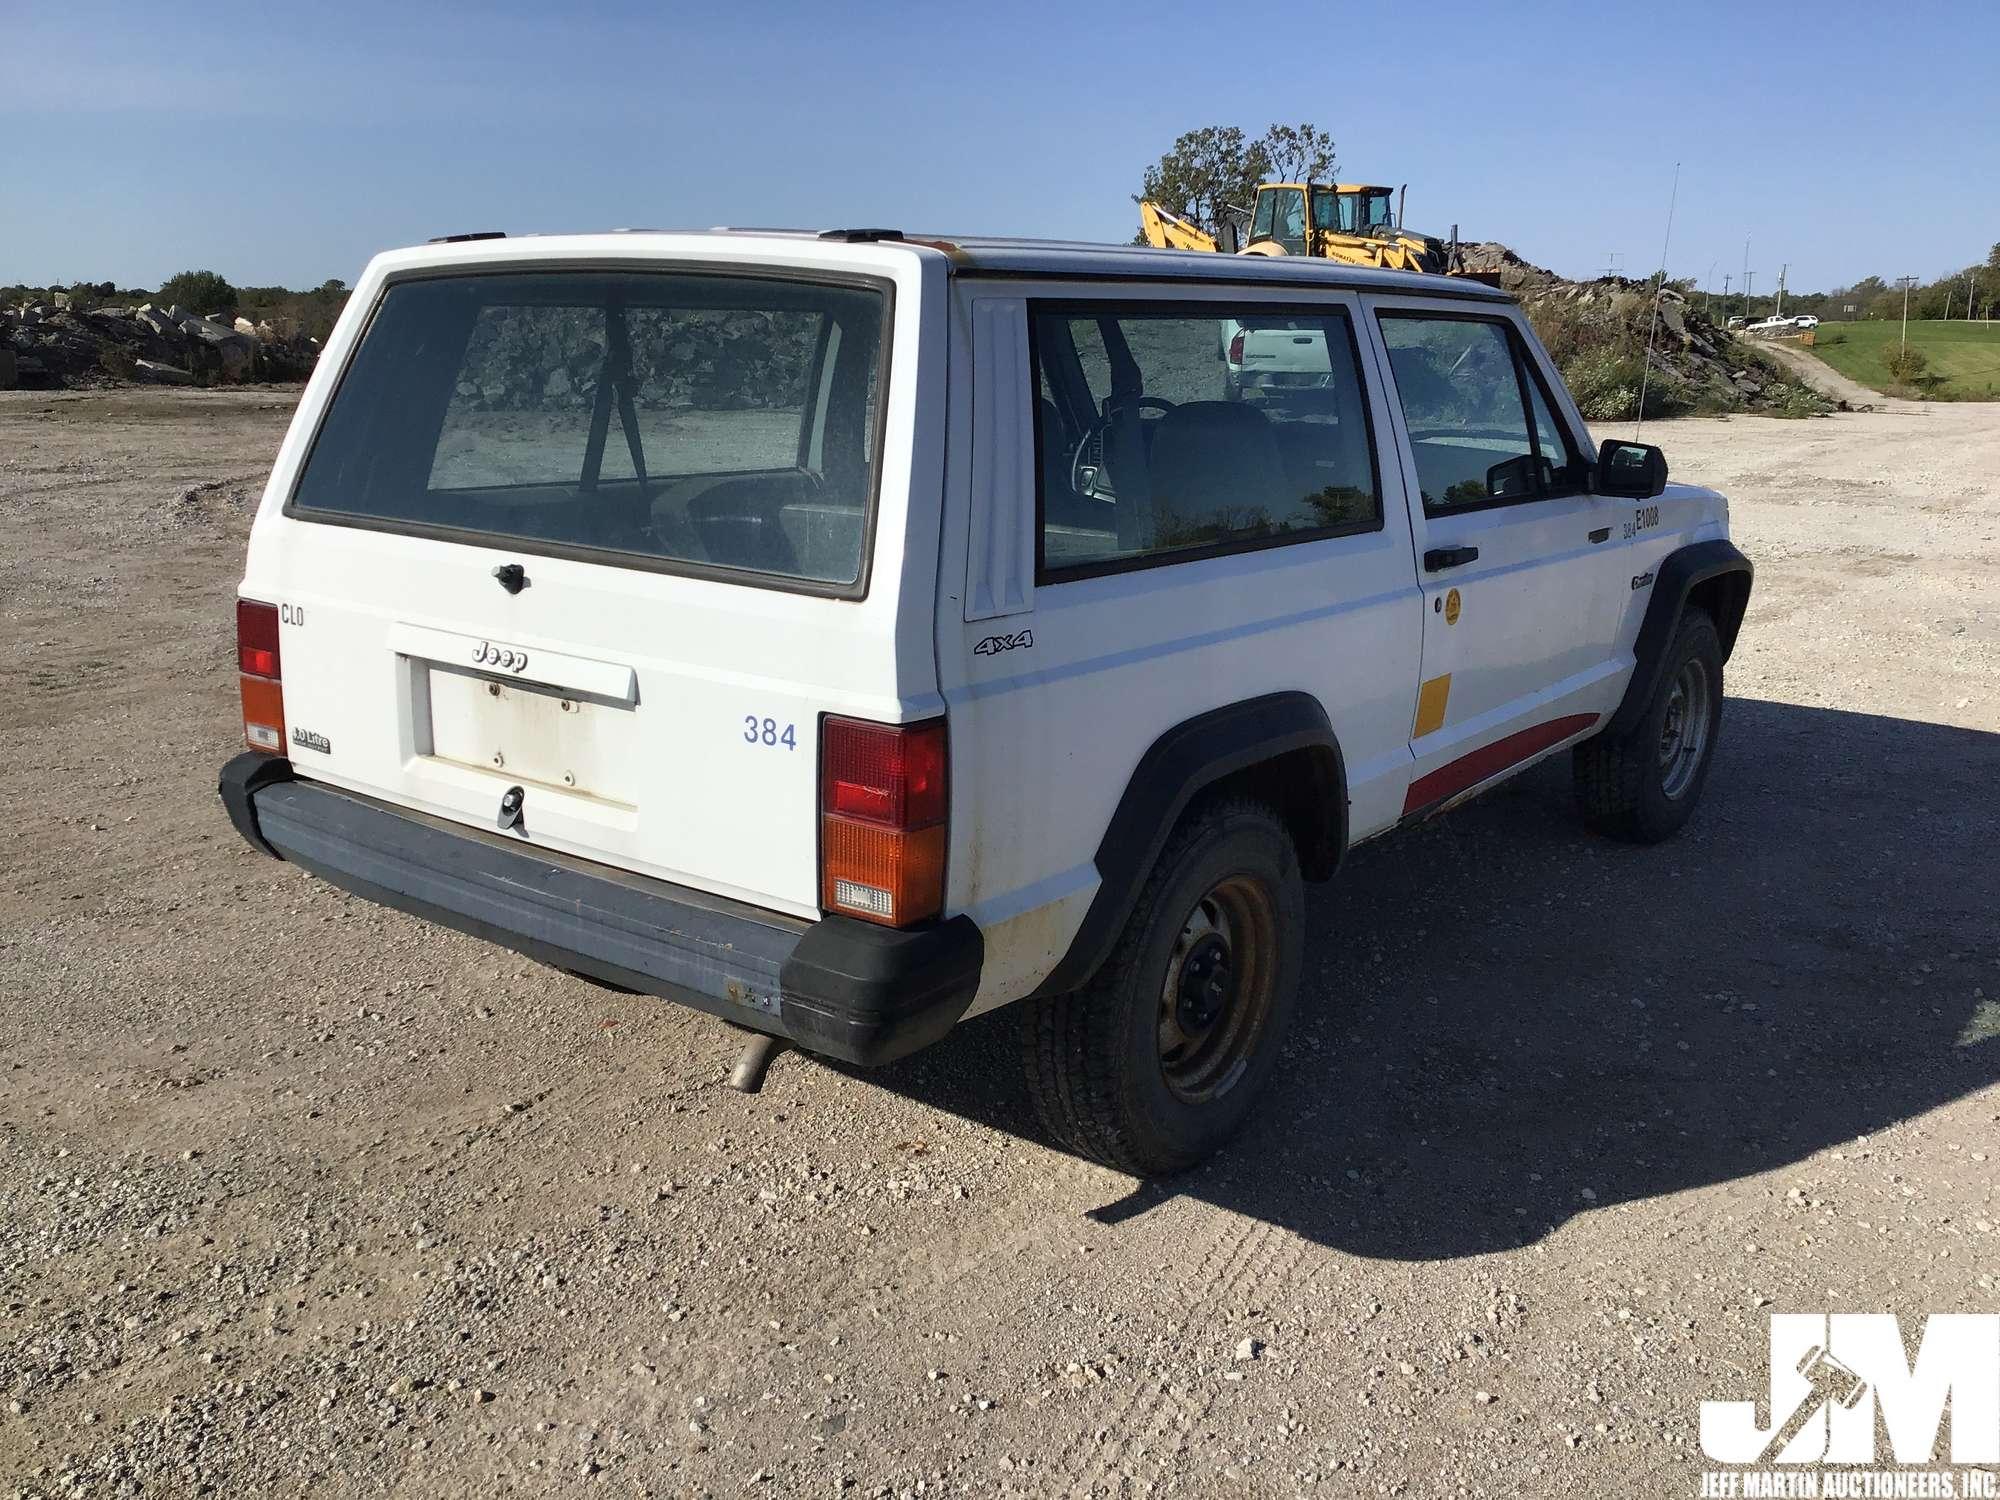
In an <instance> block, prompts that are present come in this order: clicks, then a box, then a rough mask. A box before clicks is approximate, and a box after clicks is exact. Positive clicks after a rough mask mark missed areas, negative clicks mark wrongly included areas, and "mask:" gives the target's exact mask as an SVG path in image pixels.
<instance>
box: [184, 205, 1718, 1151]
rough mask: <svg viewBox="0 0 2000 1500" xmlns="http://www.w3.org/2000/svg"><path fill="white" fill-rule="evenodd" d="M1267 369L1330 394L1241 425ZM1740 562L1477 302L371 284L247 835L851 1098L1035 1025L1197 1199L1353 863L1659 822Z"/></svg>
mask: <svg viewBox="0 0 2000 1500" xmlns="http://www.w3.org/2000/svg"><path fill="white" fill-rule="evenodd" d="M1246 328H1247V329H1252V330H1255V331H1256V332H1257V334H1258V335H1259V337H1262V338H1270V339H1276V338H1282V339H1283V340H1284V345H1283V347H1284V349H1285V351H1286V360H1287V362H1288V363H1289V364H1296V362H1297V360H1298V359H1300V358H1302V357H1304V355H1305V354H1306V353H1308V352H1310V353H1311V354H1312V356H1313V358H1314V359H1316V360H1317V361H1318V362H1320V367H1319V368H1317V369H1315V370H1313V371H1308V372H1300V371H1296V370H1294V371H1292V372H1291V373H1292V374H1293V375H1294V376H1298V377H1300V378H1294V379H1290V380H1286V381H1284V382H1271V383H1268V384H1264V385H1262V386H1260V389H1259V391H1258V400H1257V401H1255V402H1254V403H1252V402H1242V401H1233V400H1231V399H1229V397H1230V394H1231V384H1232V380H1233V378H1234V377H1235V376H1236V375H1240V373H1241V372H1240V370H1237V371H1232V364H1233V363H1235V362H1232V361H1231V360H1230V359H1229V358H1228V352H1229V349H1228V346H1229V343H1230V341H1231V339H1233V338H1234V337H1235V333H1236V332H1237V331H1241V330H1244V329H1246ZM1750 577H1751V570H1750V564H1749V563H1748V562H1747V561H1745V559H1744V558H1743V556H1742V554H1740V553H1739V552H1738V551H1737V550H1736V549H1735V548H1734V547H1733V546H1731V545H1730V542H1729V539H1728V520H1727V508H1726V505H1725V503H1724V501H1723V500H1722V498H1721V497H1720V496H1718V495H1716V494H1714V493H1712V492H1710V491H1708V490H1703V489H1695V488H1691V487H1688V486H1684V485H1668V484H1667V483H1666V467H1665V462H1664V460H1663V459H1662V457H1661V455H1660V453H1659V451H1658V450H1657V449H1653V448H1646V447H1642V446H1639V445H1636V444H1630V443H1619V442H1608V443H1606V444H1604V446H1603V447H1602V448H1601V449H1598V448H1594V447H1593V446H1592V444H1591V441H1590V438H1589V435H1588V433H1587V432H1586V430H1585V427H1584V424H1583V421H1582V420H1581V418H1580V417H1579V416H1578V414H1577V410H1576V407H1575V404H1574V403H1573V402H1572V401H1571V400H1570V398H1569V396H1568V394H1567V393H1566V392H1565V391H1564V389H1563V385H1562V382H1561V380H1560V379H1559V378H1558V377H1557V375H1556V372H1555V370H1554V369H1553V368H1552V367H1551V365H1550V363H1549V360H1548V357H1547V356H1546V354H1545V353H1544V352H1543V351H1542V350H1541V348H1540V347H1539V346H1538V345H1537V343H1536V341H1535V337H1534V334H1533V333H1532V332H1531V331H1530V329H1529V326H1528V324H1527V322H1526V320H1525V319H1524V318H1523V317H1522V315H1521V313H1520V311H1519V309H1518V308H1517V307H1516V306H1515V305H1514V304H1513V303H1512V302H1511V301H1510V300H1508V299H1507V298H1506V297H1504V296H1502V295H1500V294H1499V293H1497V292H1494V291H1492V290H1490V289H1488V288H1486V287H1484V286H1481V285H1478V284H1476V283H1472V282H1464V281H1456V280H1446V279H1444V278H1441V277H1428V276H1415V275H1406V274H1398V273H1384V272H1370V271H1366V270H1360V269H1356V268H1353V267H1348V266H1341V265H1333V264H1328V263H1324V262H1318V261H1311V260H1307V259H1304V258H1300V257H1292V258H1283V259H1275V258H1274V259H1264V258H1253V257H1236V256H1220V255H1181V254H1173V253H1165V252H1159V251H1151V250H1132V249H1114V248H1108V247H1107V248H1102V249H1097V248H1084V247H1076V246H1069V247H1053V246H1044V245H1036V244H1029V243H1021V242H978V241H960V242H956V243H952V242H946V241H940V240H917V239H905V238H903V237H902V236H900V235H898V234H896V233H895V232H893V231H851V232H836V233H832V234H826V235H818V236H814V235H809V234H796V235H794V234H783V233H761V232H760V233H731V232H719V233H714V234H694V235H686V234H652V233H628V234H609V235H582V236H575V237H561V238H530V239H519V238H516V239H508V238H503V237H490V236H489V237H478V238H473V239H468V240H462V241H455V242H441V243H435V244H432V245H430V246H426V247H422V248H417V249H409V250H400V251H396V252H393V253H390V254H386V255H383V256H381V257H379V258H378V259H376V260H375V261H374V262H373V263H372V264H371V265H370V266H369V268H368V271H367V273H366V275H365V276H364V277H363V278H362V280H361V283H360V285H359V287H358V288H357V289H356V292H355V295H354V297H353V299H352V301H351V302H350V304H349V306H348V309H347V311H346V313H345V314H344V315H343V316H342V319H341V321H340V325H339V327H338V328H337V330H336V331H335V333H334V335H333V337H332V339H331V341H330V342H329V344H328V346H327V349H326V354H325V357H324V358H323V359H322V361H321V363H320V367H319V371H318V373H317V374H316V375H315V376H314V377H313V380H312V383H311V385H310V386H309V387H308V389H307V391H306V393H305V396H304V399H303V400H302V401H301V403H300V405H299V408H298V412H297V415H296V417H295V418H294V420H293V422H292V426H291V431H290V433H289V434H288V436H287V437H286V439H285V443H284V446H283V449H282V450H281V452H280V454H279V457H278V461H277V465H276V468H275V469H274V471H273V473H272V477H271V482H270V486H269V489H268V490H267V492H266V494H265V496H264V501H263V504H262V507H261V508H260V510H259V512H258V515H257V519H256V523H255V525H254V527H253V528H252V531H251V536H250V548H249V559H248V564H247V567H246V570H245V575H244V579H243V584H242V588H241V591H240V592H241V598H240V601H239V603H238V606H237V629H238V637H239V663H238V665H239V669H240V674H241V684H242V703H243V719H244V733H245V736H246V738H247V741H248V745H249V749H248V751H247V752H246V753H244V754H242V755H239V756H238V757H237V758H236V759H234V760H232V761H230V762H229V764H228V765H227V766H226V767H224V769H223V771H222V778H221V792H222V797H223V800H224V802H225V803H226V805H227V807H228V811H229V814H230V816H231V818H232V819H233V820H234V822H235V825H236V827H237V828H238V829H239V830H240V831H241V833H242V834H243V836H244V837H245V838H247V839H248V840H249V841H250V842H251V843H252V844H253V845H255V846H256V847H257V848H258V849H260V850H262V851H264V852H265V853H267V854H273V855H276V856H278V857H280V858H283V859H287V860H291V861H294V862H296V863H297V864H299V865H301V866H303V867H304V868H305V869H307V870H310V871H312V872H314V873H316V874H318V875H320V876H322V877H323V878H325V879H327V880H329V881H331V882H333V883H335V884H337V885H340V886H343V887H345V888H347V889H348V890H350V891H354V892H357V893H360V894H361V895H364V896H366V897H369V898H370V899H372V900H376V901H380V902H383V903H386V904H388V905H391V906H395V907H399V908H401V909H403V910H405V911H410V912H415V913H418V914H420V915H422V916H425V917H427V918H429V919H431V920H433V921H436V922H439V923H442V924H444V925H447V926H450V927H455V928H458V929H460V930H462V931H465V932H470V933H475V934H478V935H480V936H483V937H486V938H489V939H491V940H493V941H494V942H496V943H500V944H503V945H505V946H507V947H509V948H512V949H516V950H518V951H520V952H522V953H526V954H530V955H532V956H534V957H536V958H539V959H543V960H546V961H547V962H549V963H552V964H555V965H559V966H560V967H562V968H564V969H567V970H569V971H571V972H574V973H577V974H579V975H581V976H584V977H587V978H590V979H593V980H596V981H598V982H600V983H605V984H609V985H613V986H619V987H623V988H626V989H629V990H634V991H640V992H645V993H650V994H655V995H660V996H664V997H666V998H669V999H673V1000H678V1001H681V1002H683V1003H685V1004H688V1005H693V1006H696V1007H699V1008H700V1009H703V1010H706V1011H710V1012H712V1013H714V1014H715V1015H718V1016H720V1017H723V1018H724V1019H726V1020H728V1021H730V1022H733V1023H735V1024H736V1025H738V1026H742V1027H746V1028H750V1029H751V1030H753V1031H756V1032H760V1033H764V1034H766V1035H768V1036H772V1037H777V1038H782V1039H787V1040H789V1041H791V1042H793V1043H796V1044H797V1045H798V1046H800V1047H803V1048H807V1049H809V1050H811V1051H814V1052H819V1053H823V1054H826V1055H828V1056H831V1057H835V1058H840V1059H845V1060H847V1061H849V1062H855V1063H864V1064H865V1063H876V1062H881V1061H884V1060H886V1059H890V1058H895V1057H900V1056H902V1055H904V1054H906V1053H909V1052H911V1051H913V1050H915V1049H917V1048H919V1047H923V1046H926V1045H928V1044H929V1043H931V1042H934V1041H936V1040H937V1039H938V1038H939V1037H940V1036H942V1035H943V1034H944V1033H945V1032H946V1031H948V1030H949V1029H950V1028H951V1027H952V1026H953V1025H955V1024H956V1023H957V1022H959V1021H961V1020H963V1019H965V1018H966V1017H969V1016H974V1015H978V1014H980V1013H982V1012H984V1011H988V1010H992V1009H994V1008H996V1007H998V1006H1003V1005H1007V1004H1009V1003H1011V1002H1017V1001H1018V1002H1021V1007H1020V1008H1021V1011H1022V1012H1023V1013H1024V1025H1023V1029H1022V1038H1023V1052H1024V1054H1025V1059H1026V1065H1027V1073H1028V1081H1029V1084H1030V1087H1031V1089H1032V1092H1033V1093H1034V1095H1035V1098H1036V1099H1037V1101H1038V1103H1039V1106H1040V1109H1041V1111H1042V1114H1043V1116H1044V1118H1045V1120H1046V1122H1047V1125H1048V1128H1049V1130H1050V1131H1051V1133H1052V1134H1053V1135H1055V1136H1056V1137H1057V1138H1058V1139H1059V1140H1060V1141H1061V1142H1062V1143H1064V1144H1065V1145H1067V1146H1068V1147H1070V1148H1072V1149H1074V1150H1076V1151H1078V1152H1081V1153H1084V1154H1087V1155H1089V1156H1092V1157H1095V1158H1097V1159H1099V1160H1101V1161H1104V1162H1107V1163H1110V1164H1112V1165H1114V1166H1117V1167H1121V1168H1125V1169H1128V1170H1131V1171H1135V1172H1141V1173H1151V1172H1164V1171H1171V1170H1174V1169H1176V1168H1180V1167H1183V1166H1186V1165H1188V1164H1189V1163H1191V1162H1193V1161H1195V1160H1196V1159H1198V1158H1200V1157H1201V1156H1202V1155H1204V1154H1205V1153H1207V1152H1208V1151H1210V1150H1212V1149H1213V1148H1214V1147H1215V1146H1216V1145H1218V1144H1219V1143H1220V1142H1221V1141H1222V1140H1224V1139H1225V1138H1226V1137H1227V1136H1228V1135H1229V1134H1230V1133H1231V1132H1232V1131H1234V1130H1235V1129H1236V1128H1237V1127H1238V1126H1239V1125H1240V1124H1241V1123H1242V1121H1243V1119H1244V1117H1245V1115H1246V1113H1247V1112H1248V1111H1249V1109H1250V1108H1251V1105H1252V1103H1253V1101H1254V1100H1255V1098H1256V1096H1257V1094H1258V1093H1259V1092H1260V1090H1262V1089H1263V1087H1264V1085H1265V1083H1266V1082H1267V1080H1268V1079H1269V1077H1270V1075H1271V1072H1272V1070H1273V1068H1274V1067H1275V1066H1276V1065H1277V1062H1278V1058H1279V1054H1280V1051H1281V1047H1282V1043H1283V1040H1284V1036H1285V1030H1286V1026H1287V1023H1288V1022H1289V1020H1290V1018H1291V1012H1292V1010H1293V1008H1294V1002H1295V997H1296V994H1297V991H1298V987H1299V974H1300V969H1301V954H1302V950H1303V947H1304V944H1305V940H1306V932H1305V920H1304V911H1305V907H1304V900H1303V894H1302V886H1301V882H1302V881H1304V880H1315V881H1319V880H1326V879H1329V878H1330V877H1332V876H1333V875H1334V874H1335V872H1336V871H1337V870H1338V869H1339V867H1340V863H1341V859H1342V857H1343V856H1344V855H1345V854H1346V852H1347V851H1348V849H1350V848H1351V847H1353V846H1354V845H1355V844H1356V843H1358V842H1360V841H1361V840H1363V839H1368V838H1373V837H1375V836H1376V835H1378V834H1382V833H1387V832H1388V831H1390V830H1391V829H1394V828H1396V827H1398V826H1400V825H1402V824H1404V823H1408V822H1410V821H1411V820H1413V819H1418V818H1423V817H1426V816H1428V815H1430V814H1433V813H1436V812H1438V811H1439V810H1441V809H1443V808H1445V807H1448V806H1450V805H1452V804H1453V803H1455V802H1458V801H1460V800H1462V799H1464V798H1465V797H1467V796H1469V795H1470V794H1472V793H1474V792H1477V791H1479V790H1480V789H1481V788H1483V787H1486V786H1489V785H1491V784H1493V783H1495V782H1497V781H1499V780H1501V779H1502V778H1504V777H1507V776H1510V775H1513V774H1514V773H1516V772H1518V771H1520V770H1522V769H1523V768H1524V767H1526V766H1528V765H1530V764H1532V763H1533V762H1535V761H1538V760H1540V759H1542V758H1543V757H1545V756H1548V755H1550V754H1553V753H1554V752H1556V751H1559V750H1563V749H1570V750H1571V753H1572V757H1573V760H1574V764H1575V780H1576V788H1577V794H1578V799H1579V801H1580V802H1581V804H1582V809H1583V814H1584V818H1585V820H1586V821H1587V822H1588V823H1590V824H1591V825H1592V826H1593V827H1594V828H1596V829H1598V830H1599V831H1601V832H1604V833H1608V834H1612V835H1616V836H1619V837H1624V838H1630V839H1638V840H1651V839H1658V838H1661V837H1663V836H1665V835H1667V834H1669V833H1671V832H1673V831H1674V830H1675V829H1676V828H1678V827H1679V826H1680V825H1681V823H1682V822H1683V821H1684V820H1685V819H1686V818H1687V816H1688V814H1689V813H1690V811H1691V810H1692V809H1693V807H1694V805H1695V802H1696V800H1697V799H1698V798H1699V797H1700V795H1701V790H1702V784H1703V780H1704V778H1705V777H1706V776H1707V774H1708V769H1709V764H1710V760H1711V757H1712V755H1713V752H1714V748H1715V743H1716V735H1717V729H1718V725H1719V723H1720V717H1721V712H1722V668H1723V663H1724V661H1725V660H1727V658H1728V656H1729V652H1730V648H1731V646H1732V644H1733V643H1734V641H1735V637H1736V633H1737V627H1738V625H1739V623H1740V622H1741V620H1742V618H1743V611H1744V606H1745V604H1746V602H1747V600H1748V597H1749V592H1750ZM752 1055H754V1053H753V1054H752ZM747 1061H748V1058H746V1062H747Z"/></svg>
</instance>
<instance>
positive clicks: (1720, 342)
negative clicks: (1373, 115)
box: [1461, 242, 1803, 417]
mask: <svg viewBox="0 0 2000 1500" xmlns="http://www.w3.org/2000/svg"><path fill="white" fill-rule="evenodd" d="M1461 251H1462V253H1463V255H1464V258H1465V259H1464V264H1465V266H1466V267H1467V269H1469V270H1475V271H1497V272H1498V273H1499V276H1500V287H1501V290H1502V291H1505V292H1508V293H1510V294H1511V295H1512V296H1513V297H1514V298H1515V300H1517V301H1518V302H1519V303H1520V304H1521V306H1522V308H1523V309H1525V310H1526V312H1527V314H1528V317H1529V320H1530V321H1531V322H1533V323H1534V325H1535V329H1536V332H1538V333H1539V334H1540V335H1541V337H1542V342H1543V343H1544V344H1546V345H1547V346H1548V349H1549V352H1550V353H1551V354H1552V355H1554V356H1555V359H1556V362H1557V364H1558V365H1560V366H1561V367H1562V369H1563V373H1564V376H1565V378H1566V379H1567V380H1568V382H1569V384H1570V388H1571V390H1572V392H1573V393H1575V394H1576V395H1577V399H1578V400H1579V402H1583V403H1584V404H1586V405H1588V402H1586V401H1585V396H1584V394H1583V391H1582V390H1581V389H1579V387H1580V386H1584V385H1588V384H1590V383H1591V381H1590V366H1591V364H1592V362H1593V361H1595V362H1597V363H1598V364H1599V365H1601V364H1602V363H1603V362H1605V361H1611V360H1619V359H1623V360H1627V361H1630V360H1635V359H1639V360H1643V359H1644V358H1645V351H1646V350H1647V348H1648V346H1649V344H1650V346H1651V350H1652V354H1651V361H1650V363H1651V370H1652V374H1651V380H1652V383H1653V384H1654V385H1655V386H1656V387H1658V388H1659V391H1665V392H1670V393H1671V395H1672V399H1673V401H1674V403H1675V406H1676V407H1677V408H1678V409H1681V410H1695V411H1762V410H1766V409H1776V408H1780V407H1789V406H1794V405H1796V404H1797V403H1798V400H1799V397H1800V396H1801V394H1803V390H1802V387H1800V386H1799V385H1798V384H1797V383H1796V382H1795V381H1793V380H1792V379H1791V378H1790V377H1789V376H1788V375H1787V374H1786V373H1785V372H1784V371H1782V370H1780V369H1777V368H1776V367H1774V366H1773V365H1771V364H1769V363H1767V362H1766V361H1765V360H1764V359H1763V358H1762V357H1761V356H1760V355H1759V354H1758V353H1757V352H1756V351H1755V350H1753V349H1751V348H1750V347H1749V344H1748V342H1747V341H1745V340H1741V339H1738V338H1737V337H1736V336H1735V335H1733V334H1731V333H1729V332H1727V331H1726V330H1724V329H1722V328H1719V327H1717V326H1716V325H1715V324H1714V323H1712V322H1710V321H1709V319H1708V318H1707V317H1706V316H1705V315H1704V314H1703V313H1702V310H1701V308H1700V306H1699V305H1698V301H1697V300H1690V299H1689V298H1688V297H1686V296H1685V295H1683V294H1682V293H1681V292H1680V291H1679V290H1678V289H1676V288H1674V287H1667V288H1664V289H1663V290H1662V291H1661V292H1660V294H1659V310H1658V317H1657V319H1655V316H1654V307H1653V301H1654V299H1653V289H1652V283H1651V282H1649V281H1635V280H1633V279H1631V278H1630V277H1626V276H1600V277H1598V278H1596V279H1595V280H1592V281H1569V280H1567V279H1565V278H1564V277H1561V276H1558V275H1557V274H1556V273H1555V272H1554V271H1550V270H1547V269H1545V268H1544V267H1541V266H1537V265H1534V264H1532V263H1530V262H1528V261H1525V260H1523V259H1521V257H1520V256H1518V255H1516V254H1515V253H1514V252H1513V251H1512V250H1510V249H1508V248H1507V247H1506V246H1505V245H1501V244H1496V243H1490V242H1489V243H1482V244H1468V245H1464V246H1462V247H1461ZM1657 393H1658V392H1656V394H1657ZM1647 410H1648V412H1649V413H1651V412H1652V410H1653V402H1652V401H1650V400H1649V401H1648V402H1647ZM1606 414H1607V413H1602V412H1591V411H1588V410H1586V412H1585V415H1586V416H1587V417H1596V416H1600V415H1606Z"/></svg>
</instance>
